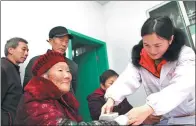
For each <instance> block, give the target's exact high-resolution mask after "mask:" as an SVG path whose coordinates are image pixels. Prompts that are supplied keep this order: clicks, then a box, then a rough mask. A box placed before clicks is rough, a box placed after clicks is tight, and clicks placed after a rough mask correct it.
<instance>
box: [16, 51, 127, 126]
mask: <svg viewBox="0 0 196 126" xmlns="http://www.w3.org/2000/svg"><path fill="white" fill-rule="evenodd" d="M32 72H33V74H34V77H33V78H32V79H31V80H30V82H29V83H28V85H27V86H26V87H25V89H24V90H25V92H24V95H23V97H22V99H21V101H20V103H19V105H18V109H17V115H16V120H15V124H16V125H25V126H26V125H56V126H58V125H60V126H64V125H119V124H126V121H125V120H124V118H123V116H119V117H117V118H116V119H115V121H111V122H108V121H103V120H102V121H93V122H88V123H86V122H82V118H81V117H80V116H79V115H78V107H79V103H78V102H77V100H76V99H75V97H74V96H73V95H72V94H71V93H70V92H69V91H70V82H71V79H72V76H71V74H70V70H69V67H68V65H67V63H66V61H65V58H64V56H63V55H61V54H60V53H57V52H53V51H48V52H47V53H46V54H44V55H42V56H40V57H39V59H38V60H37V61H36V62H35V64H34V66H33V67H32Z"/></svg>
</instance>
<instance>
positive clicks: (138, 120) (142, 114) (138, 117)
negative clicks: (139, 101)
mask: <svg viewBox="0 0 196 126" xmlns="http://www.w3.org/2000/svg"><path fill="white" fill-rule="evenodd" d="M153 112H154V110H153V109H152V108H151V107H150V106H149V105H147V104H145V105H143V106H140V107H135V108H133V109H131V110H130V111H129V112H128V113H127V114H126V115H127V116H128V118H129V124H132V125H140V124H142V122H143V121H144V120H145V119H146V118H147V117H148V116H149V115H151V114H152V113H153Z"/></svg>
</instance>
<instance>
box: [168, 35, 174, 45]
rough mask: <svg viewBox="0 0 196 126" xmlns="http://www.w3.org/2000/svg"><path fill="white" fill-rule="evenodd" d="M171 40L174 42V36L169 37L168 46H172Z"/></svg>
mask: <svg viewBox="0 0 196 126" xmlns="http://www.w3.org/2000/svg"><path fill="white" fill-rule="evenodd" d="M173 40H174V35H172V36H171V39H170V41H169V45H171V44H172V42H173Z"/></svg>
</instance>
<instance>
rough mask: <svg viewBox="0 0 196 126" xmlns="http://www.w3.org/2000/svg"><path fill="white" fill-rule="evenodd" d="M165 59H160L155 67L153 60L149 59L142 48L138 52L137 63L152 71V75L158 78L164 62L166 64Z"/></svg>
mask: <svg viewBox="0 0 196 126" xmlns="http://www.w3.org/2000/svg"><path fill="white" fill-rule="evenodd" d="M166 63H167V61H166V60H164V59H163V60H162V61H161V62H160V63H159V64H158V65H157V67H156V65H155V63H154V60H153V59H151V58H150V57H149V56H148V54H147V52H146V51H145V49H144V48H143V49H142V50H141V52H140V62H139V64H140V65H141V66H142V67H144V68H145V69H147V70H148V71H149V72H150V73H152V74H153V75H154V76H156V77H158V78H160V73H161V68H162V66H163V65H164V64H166Z"/></svg>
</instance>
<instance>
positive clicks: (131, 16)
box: [1, 1, 161, 106]
mask: <svg viewBox="0 0 196 126" xmlns="http://www.w3.org/2000/svg"><path fill="white" fill-rule="evenodd" d="M159 3H161V1H110V2H108V3H107V4H105V5H104V6H101V5H100V4H98V3H97V2H94V1H47V2H46V1H26V2H25V1H16V2H14V1H2V2H1V4H2V5H1V11H2V12H1V27H2V28H1V32H2V35H1V56H4V53H3V50H4V49H3V48H4V45H5V42H6V40H8V39H9V38H11V37H14V36H19V37H23V38H25V39H27V40H28V41H29V49H30V52H29V57H28V58H27V60H26V61H25V63H24V64H23V65H21V77H22V80H23V77H24V68H25V66H26V64H27V63H28V62H29V59H31V58H32V57H33V56H35V55H39V54H42V53H45V51H46V50H47V49H48V48H50V46H49V44H48V43H47V42H46V39H47V38H48V32H49V30H50V29H51V28H52V27H54V26H57V25H63V26H66V27H67V28H69V29H72V30H74V31H77V32H80V33H82V34H85V35H89V36H91V37H94V38H97V39H100V40H103V41H106V42H107V48H108V49H107V51H108V58H109V66H110V68H112V69H114V70H116V71H117V72H118V73H121V72H122V71H123V70H124V68H125V67H126V66H127V63H128V60H129V57H130V52H131V48H132V47H133V45H135V44H137V43H138V41H139V40H140V39H141V37H140V29H141V26H142V24H143V23H144V21H145V20H146V19H147V16H146V10H148V9H149V8H152V7H153V6H155V5H157V4H159ZM145 97H146V95H145V92H144V89H143V87H141V88H140V89H139V90H138V91H137V92H136V93H135V94H134V95H132V96H129V97H128V100H129V102H130V103H131V104H132V105H133V106H138V105H141V104H143V103H145Z"/></svg>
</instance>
